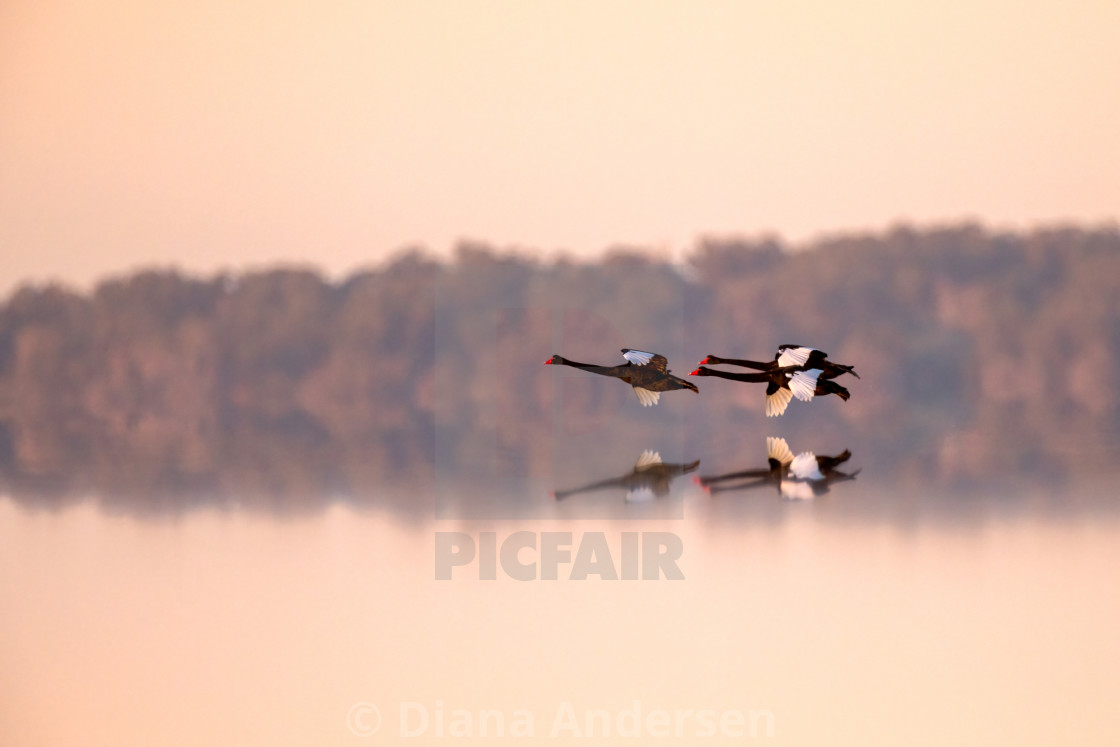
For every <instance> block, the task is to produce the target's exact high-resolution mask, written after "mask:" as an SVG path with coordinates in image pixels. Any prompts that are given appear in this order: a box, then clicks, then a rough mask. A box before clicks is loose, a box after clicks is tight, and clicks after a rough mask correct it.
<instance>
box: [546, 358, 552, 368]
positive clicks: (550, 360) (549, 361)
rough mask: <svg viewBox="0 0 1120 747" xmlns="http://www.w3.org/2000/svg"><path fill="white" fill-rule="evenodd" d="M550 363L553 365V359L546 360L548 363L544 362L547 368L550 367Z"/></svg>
mask: <svg viewBox="0 0 1120 747" xmlns="http://www.w3.org/2000/svg"><path fill="white" fill-rule="evenodd" d="M550 363H552V359H551V358H549V359H548V360H546V361H545V362H544V365H546V366H547V365H549V364H550Z"/></svg>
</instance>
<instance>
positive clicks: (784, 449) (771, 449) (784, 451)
mask: <svg viewBox="0 0 1120 747" xmlns="http://www.w3.org/2000/svg"><path fill="white" fill-rule="evenodd" d="M766 458H767V459H776V460H778V461H779V462H781V463H782V464H789V463H790V462H792V461H793V450H792V449H790V448H789V444H788V443H786V440H785V439H784V438H779V437H774V436H767V437H766Z"/></svg>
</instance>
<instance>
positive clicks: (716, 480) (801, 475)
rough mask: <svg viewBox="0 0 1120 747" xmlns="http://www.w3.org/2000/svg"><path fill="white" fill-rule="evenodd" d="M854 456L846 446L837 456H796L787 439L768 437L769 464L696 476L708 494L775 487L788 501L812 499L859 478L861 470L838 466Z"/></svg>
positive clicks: (811, 453) (767, 456)
mask: <svg viewBox="0 0 1120 747" xmlns="http://www.w3.org/2000/svg"><path fill="white" fill-rule="evenodd" d="M851 457H852V452H851V451H849V450H848V449H844V451H842V452H841V453H839V454H837V455H836V456H817V455H816V454H814V453H813V452H811V451H803V452H801V453H800V454H797V455H796V456H795V455H794V453H793V450H792V449H790V447H789V444H788V443H786V440H785V439H784V438H775V437H773V436H769V437H767V439H766V459H767V466H766V467H759V468H755V469H747V470H741V471H739V472H729V473H727V474H725V475H716V476H710V477H698V478H696V482H697V484H699V485H700V486H701V487H702V488H704V489H705V490H707V491H708V494H709V495H712V494H715V493H724V492H729V491H733V490H749V489H752V488H761V487H766V486H773V487H774V488H776V489H777V490H778V494H779V495H781V497H782V498H784V499H785V500H788V501H803V500H811V499H813V498H816V497H817V496H821V495H824V494H825V493H828V492H829V490H830V488H831V486H832V484H833V483H837V482H845V481H847V480H854V479H856V475H858V474H859V473H860V472H861V470H858V469H857V470H856V471H855V472H842V471H840V470H839V469H837V467H839V466H840V465H841V464H844V463H845V462H847V461H848V460H849V459H851Z"/></svg>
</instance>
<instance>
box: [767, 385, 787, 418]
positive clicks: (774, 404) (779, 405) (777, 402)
mask: <svg viewBox="0 0 1120 747" xmlns="http://www.w3.org/2000/svg"><path fill="white" fill-rule="evenodd" d="M791 399H793V392H791V391H790V390H789V389H787V388H786V387H784V386H780V387H778V388H777V389H776V390H775V391H774V393H773V394H767V395H766V417H768V418H776V417H778V416H779V415H781V414H782V413H783V412H785V411H786V408H787V407H789V402H790V400H791Z"/></svg>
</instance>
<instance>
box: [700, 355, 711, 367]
mask: <svg viewBox="0 0 1120 747" xmlns="http://www.w3.org/2000/svg"><path fill="white" fill-rule="evenodd" d="M711 362H712V356H710V355H708V356H705V357H704V360H702V361H700V365H701V366H703V365H704V364H705V363H711Z"/></svg>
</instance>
